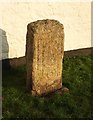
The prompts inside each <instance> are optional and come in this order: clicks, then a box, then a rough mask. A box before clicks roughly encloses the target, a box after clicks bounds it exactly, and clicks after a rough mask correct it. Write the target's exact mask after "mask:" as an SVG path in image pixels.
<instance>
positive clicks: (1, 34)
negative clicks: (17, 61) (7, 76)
mask: <svg viewBox="0 0 93 120" xmlns="http://www.w3.org/2000/svg"><path fill="white" fill-rule="evenodd" d="M0 43H1V45H2V46H1V48H2V50H1V51H2V69H6V68H7V69H8V68H10V63H9V60H8V53H9V45H8V41H7V36H6V32H5V31H4V30H3V29H1V28H0Z"/></svg>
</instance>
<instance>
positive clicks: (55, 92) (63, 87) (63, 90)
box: [42, 85, 69, 98]
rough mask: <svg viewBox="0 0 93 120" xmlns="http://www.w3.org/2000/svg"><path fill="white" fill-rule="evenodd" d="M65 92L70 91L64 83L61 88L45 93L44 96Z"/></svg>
mask: <svg viewBox="0 0 93 120" xmlns="http://www.w3.org/2000/svg"><path fill="white" fill-rule="evenodd" d="M65 93H69V89H68V88H67V87H65V86H63V85H62V87H61V88H59V89H58V90H55V91H52V92H51V93H48V94H44V95H42V96H45V97H48V98H50V97H52V96H53V95H55V94H59V95H63V94H65Z"/></svg>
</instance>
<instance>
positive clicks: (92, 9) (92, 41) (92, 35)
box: [91, 1, 93, 54]
mask: <svg viewBox="0 0 93 120" xmlns="http://www.w3.org/2000/svg"><path fill="white" fill-rule="evenodd" d="M91 46H92V47H93V1H92V2H91ZM92 54H93V49H92Z"/></svg>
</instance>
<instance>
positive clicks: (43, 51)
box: [26, 19, 64, 96]
mask: <svg viewBox="0 0 93 120" xmlns="http://www.w3.org/2000/svg"><path fill="white" fill-rule="evenodd" d="M63 56H64V27H63V24H61V23H60V22H58V21H57V20H50V19H46V20H38V21H36V22H32V23H30V24H28V26H27V35H26V62H27V81H26V87H27V90H28V91H31V93H32V95H36V96H37V95H43V94H47V93H50V92H54V91H56V90H58V89H60V88H62V61H63Z"/></svg>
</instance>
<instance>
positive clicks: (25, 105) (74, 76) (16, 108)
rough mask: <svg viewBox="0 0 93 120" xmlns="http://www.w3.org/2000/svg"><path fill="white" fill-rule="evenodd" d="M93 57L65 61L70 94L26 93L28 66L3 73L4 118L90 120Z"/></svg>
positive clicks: (66, 84)
mask: <svg viewBox="0 0 93 120" xmlns="http://www.w3.org/2000/svg"><path fill="white" fill-rule="evenodd" d="M92 59H93V56H89V55H88V56H76V57H72V58H69V57H66V58H64V64H63V84H64V86H66V87H68V88H69V90H70V92H69V93H65V94H63V95H59V94H58V93H55V94H54V95H52V96H51V97H49V98H48V97H34V96H32V95H31V94H28V93H26V66H25V65H24V66H19V67H17V68H11V69H9V70H4V71H3V80H2V83H3V86H2V91H3V118H22V119H30V118H47V119H49V118H91V116H92V115H91V82H92V77H93V75H92V67H91V65H92V64H93V61H92Z"/></svg>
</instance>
